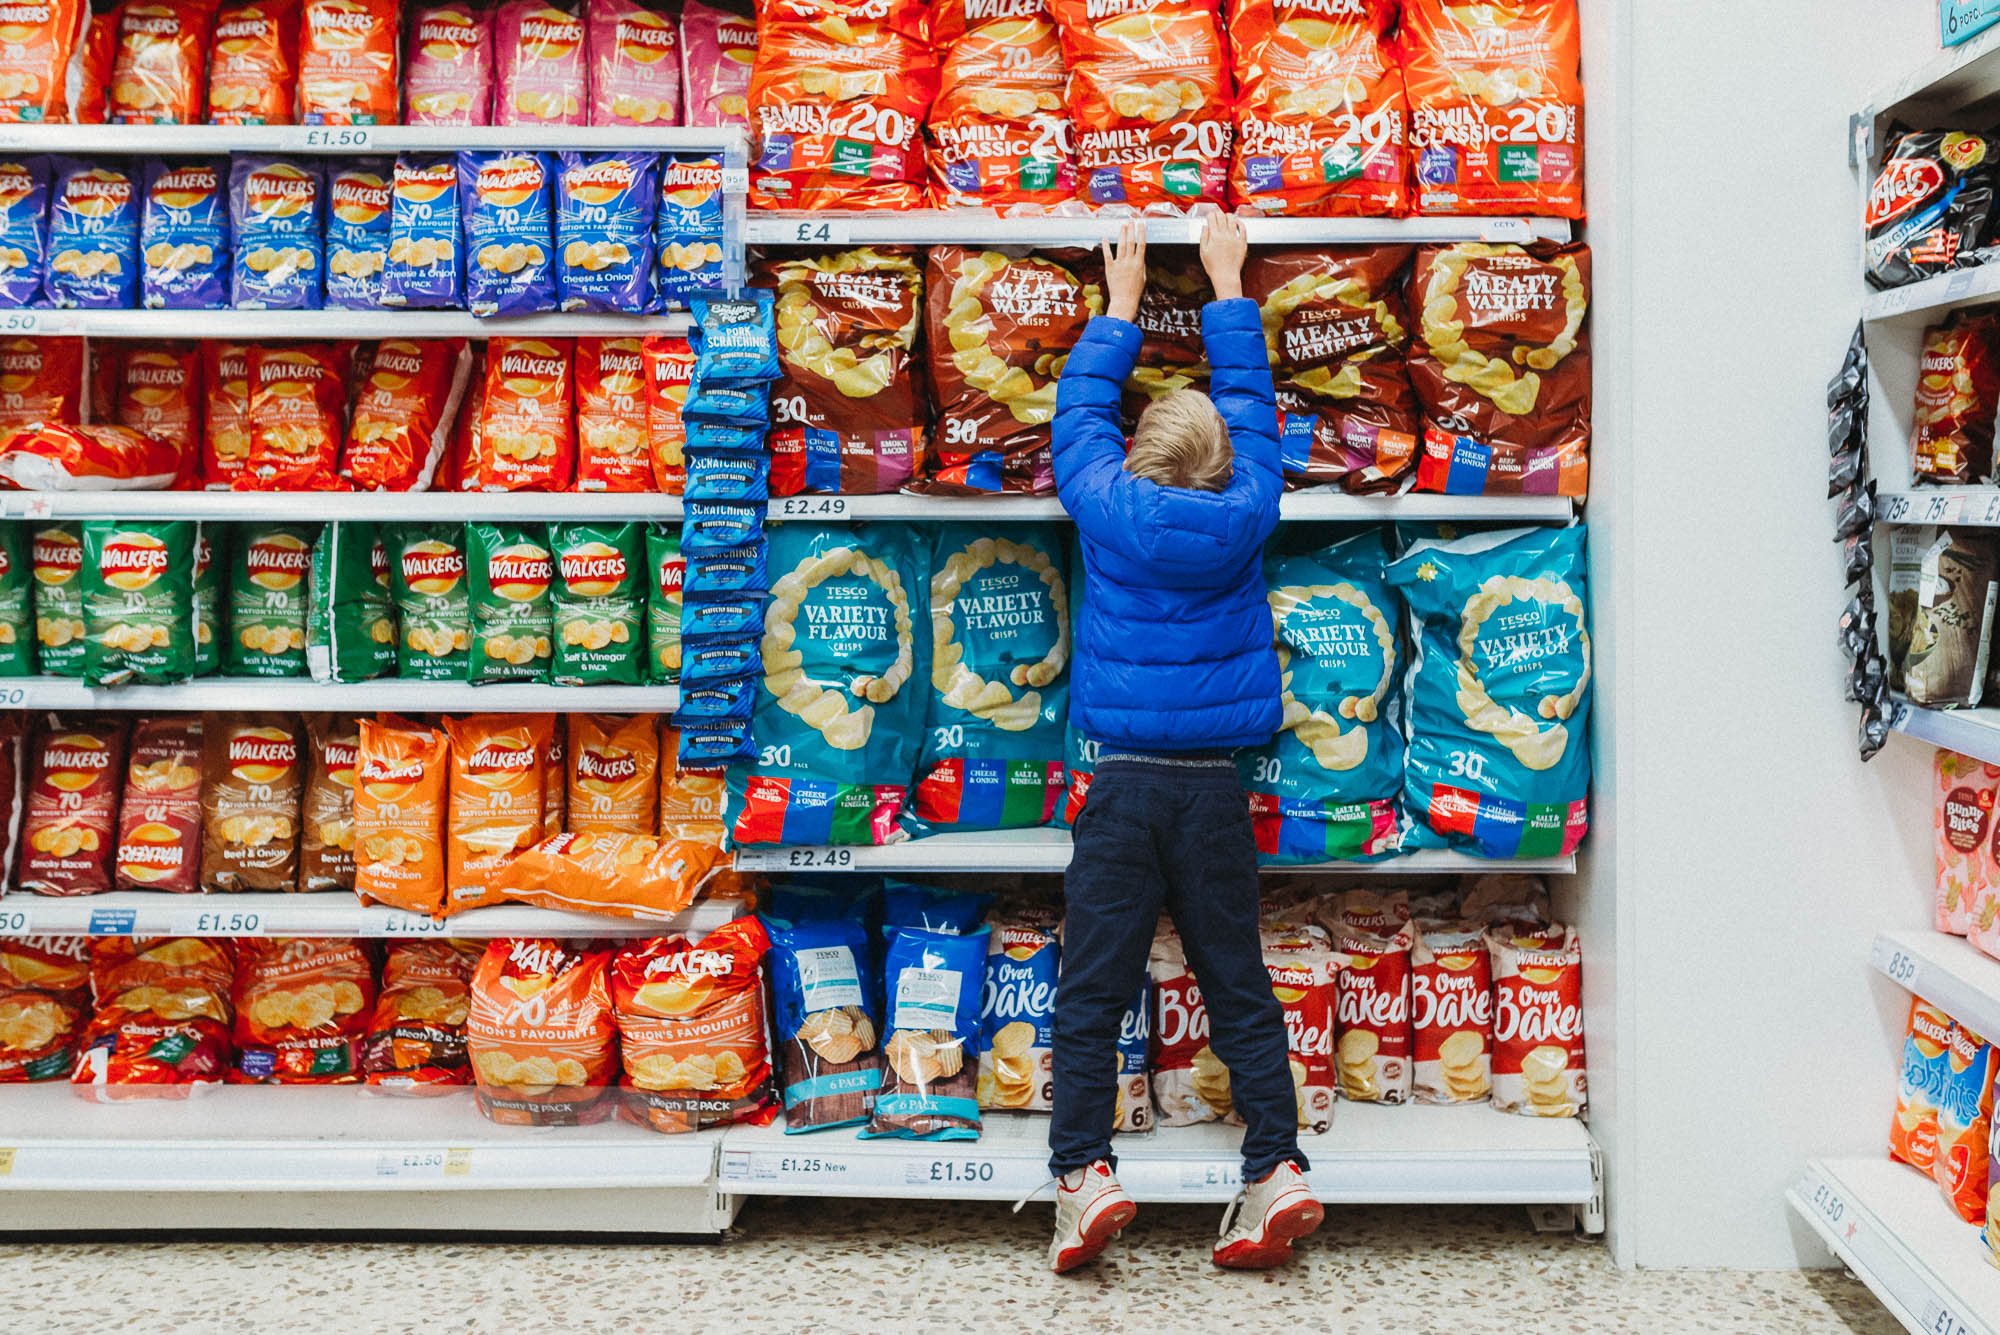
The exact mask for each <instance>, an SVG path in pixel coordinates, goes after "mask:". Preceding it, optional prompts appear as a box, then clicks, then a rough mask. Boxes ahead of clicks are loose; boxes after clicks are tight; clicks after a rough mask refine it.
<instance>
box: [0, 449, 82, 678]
mask: <svg viewBox="0 0 2000 1335" xmlns="http://www.w3.org/2000/svg"><path fill="white" fill-rule="evenodd" d="M9 457H10V456H8V455H6V454H0V472H4V471H5V466H6V463H7V460H8V458H9ZM17 485H18V484H17ZM28 560H29V563H30V569H31V572H32V573H33V575H34V595H35V598H34V603H35V658H36V662H37V665H38V666H39V667H40V669H41V671H42V674H43V675H44V676H50V677H81V676H82V675H83V655H84V646H83V639H84V635H85V633H86V627H85V626H84V624H83V525H82V524H80V523H75V524H41V525H37V526H35V527H34V528H32V529H31V530H30V537H29V540H28Z"/></svg>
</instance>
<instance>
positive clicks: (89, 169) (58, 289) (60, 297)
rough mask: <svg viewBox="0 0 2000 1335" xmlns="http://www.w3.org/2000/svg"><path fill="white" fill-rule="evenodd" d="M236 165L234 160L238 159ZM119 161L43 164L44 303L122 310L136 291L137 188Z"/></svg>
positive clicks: (58, 159) (70, 160)
mask: <svg viewBox="0 0 2000 1335" xmlns="http://www.w3.org/2000/svg"><path fill="white" fill-rule="evenodd" d="M239 161H240V159H239ZM125 164H126V160H125V159H122V158H102V159H97V160H93V161H85V160H83V159H81V158H63V157H53V158H50V159H49V232H48V236H49V241H48V247H49V249H48V255H49V262H48V272H47V274H46V275H45V276H44V279H43V283H44V286H45V287H46V289H47V292H48V298H49V304H50V305H52V306H54V307H56V308H58V309H62V310H67V309H72V308H82V309H96V310H125V309H128V308H130V307H132V306H134V305H136V304H138V303H137V301H136V300H135V298H136V297H137V295H138V289H139V201H140V195H141V184H140V181H139V179H138V177H137V176H136V175H135V174H134V173H133V171H132V170H131V169H130V168H129V167H128V166H126V165H125Z"/></svg>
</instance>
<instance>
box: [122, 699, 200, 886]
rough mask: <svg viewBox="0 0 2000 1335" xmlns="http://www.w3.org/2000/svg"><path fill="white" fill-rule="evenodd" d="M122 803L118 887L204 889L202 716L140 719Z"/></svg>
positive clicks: (134, 726) (128, 751)
mask: <svg viewBox="0 0 2000 1335" xmlns="http://www.w3.org/2000/svg"><path fill="white" fill-rule="evenodd" d="M127 756H128V759H127V763H126V766H125V796H124V799H123V800H122V801H121V802H120V803H119V814H118V854H117V863H116V872H117V885H118V888H119V889H120V890H163V891H169V892H172V893H175V894H191V893H193V892H194V891H196V890H199V889H201V720H200V719H198V718H183V717H175V716H171V715H169V716H163V717H160V718H149V719H141V720H140V721H139V722H138V723H136V724H134V725H133V728H132V744H131V746H130V747H129V748H128V750H127Z"/></svg>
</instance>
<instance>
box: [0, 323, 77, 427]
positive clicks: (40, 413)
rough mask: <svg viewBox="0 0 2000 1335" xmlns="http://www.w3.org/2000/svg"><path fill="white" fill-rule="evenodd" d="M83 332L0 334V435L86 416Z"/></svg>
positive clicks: (66, 422) (62, 422) (64, 422)
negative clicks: (65, 335)
mask: <svg viewBox="0 0 2000 1335" xmlns="http://www.w3.org/2000/svg"><path fill="white" fill-rule="evenodd" d="M84 362H85V354H84V342H83V340H82V339H80V338H9V339H0V436H5V435H11V434H12V433H13V432H15V431H19V430H20V429H22V428H23V427H31V426H34V425H36V424H37V423H42V422H56V423H61V424H65V425H72V426H73V425H77V424H79V423H81V422H82V421H83V407H84V397H83V394H84V384H83V378H84Z"/></svg>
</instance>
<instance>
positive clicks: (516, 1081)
mask: <svg viewBox="0 0 2000 1335" xmlns="http://www.w3.org/2000/svg"><path fill="white" fill-rule="evenodd" d="M610 961H611V952H610V951H608V950H577V949H574V948H573V946H572V943H570V942H567V941H550V940H545V939H539V938H533V937H529V938H523V939H518V940H511V941H506V940H503V941H495V942H493V943H492V944H490V945H488V946H487V947H486V953H485V954H484V955H483V956H481V957H480V960H479V968H478V970H477V972H475V973H474V974H473V976H472V1009H471V1014H470V1015H469V1017H468V1018H467V1022H466V1047H467V1050H468V1051H469V1053H470V1054H471V1057H472V1073H473V1078H474V1080H475V1081H476V1082H477V1083H478V1086H479V1110H480V1111H481V1112H483V1113H485V1114H486V1116H487V1117H489V1118H491V1119H492V1120H493V1121H495V1122H500V1123H503V1124H507V1125H512V1126H581V1125H585V1124H587V1123H590V1122H601V1121H603V1120H604V1119H605V1118H606V1117H609V1116H610V1115H611V1113H612V1111H613V1108H614V1103H613V1101H612V1100H611V1099H610V1098H609V1097H608V1096H609V1095H610V1093H611V1089H612V1087H613V1086H614V1085H615V1084H616V1083H617V1080H618V1030H617V1027H616V1025H615V1023H614V1021H613V1020H612V1014H611V982H610V977H609V971H608V968H607V966H608V965H609V963H610Z"/></svg>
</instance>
